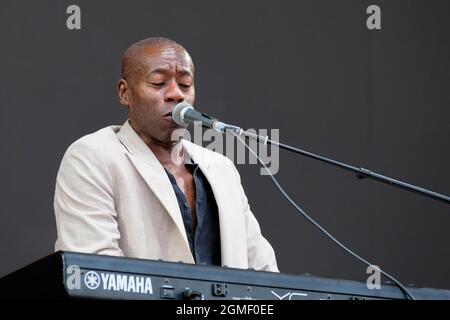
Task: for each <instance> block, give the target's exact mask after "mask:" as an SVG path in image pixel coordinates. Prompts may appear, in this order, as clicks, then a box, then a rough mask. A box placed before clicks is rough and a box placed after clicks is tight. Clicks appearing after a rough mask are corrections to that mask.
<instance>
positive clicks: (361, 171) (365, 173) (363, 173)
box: [224, 126, 450, 204]
mask: <svg viewBox="0 0 450 320" xmlns="http://www.w3.org/2000/svg"><path fill="white" fill-rule="evenodd" d="M228 130H231V131H233V132H234V133H236V134H238V135H239V136H242V137H243V138H248V139H250V140H254V141H257V142H259V143H261V144H263V145H266V144H270V145H275V146H277V147H279V148H281V149H284V150H288V151H291V152H294V153H297V154H301V155H303V156H306V157H308V158H312V159H315V160H319V161H322V162H325V163H328V164H331V165H334V166H336V167H338V168H341V169H344V170H347V171H351V172H353V173H355V174H356V177H357V178H358V179H365V178H370V179H373V180H376V181H380V182H383V183H386V184H389V185H391V186H394V187H397V188H401V189H404V190H408V191H411V192H415V193H418V194H421V195H423V196H427V197H429V198H432V199H435V200H439V201H443V202H445V203H447V204H448V203H450V197H448V196H446V195H443V194H439V193H436V192H434V191H431V190H427V189H424V188H420V187H417V186H415V185H412V184H409V183H406V182H403V181H400V180H396V179H393V178H390V177H387V176H383V175H381V174H379V173H376V172H373V171H370V170H368V169H365V168H362V167H361V168H357V167H354V166H351V165H348V164H345V163H342V162H339V161H336V160H333V159H329V158H326V157H322V156H319V155H317V154H314V153H311V152H308V151H304V150H301V149H298V148H295V147H292V146H289V145H286V144H283V143H279V142H276V141H272V140H270V139H269V138H268V137H267V136H262V135H258V134H254V133H251V132H248V131H245V130H242V129H241V128H239V127H236V126H227V128H226V130H224V131H228Z"/></svg>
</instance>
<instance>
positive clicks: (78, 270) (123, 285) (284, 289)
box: [0, 251, 450, 300]
mask: <svg viewBox="0 0 450 320" xmlns="http://www.w3.org/2000/svg"><path fill="white" fill-rule="evenodd" d="M408 290H410V292H411V293H412V294H413V295H414V296H415V298H416V299H439V300H441V299H450V291H448V290H440V289H431V288H415V287H409V288H408ZM0 292H1V293H0V296H1V297H2V298H7V299H16V298H20V299H24V298H25V299H27V298H32V299H36V298H37V299H70V298H74V299H136V300H160V299H168V300H172V299H186V300H197V299H199V300H200V299H206V300H216V299H229V300H232V299H239V300H242V299H244V300H252V299H264V300H272V299H274V300H301V299H307V300H349V299H352V300H363V299H406V296H405V295H404V293H403V292H402V291H401V290H400V289H399V288H398V287H396V286H393V285H388V284H382V285H381V289H368V287H367V286H366V283H364V282H358V281H349V280H336V279H325V278H318V277H312V276H306V275H305V276H298V275H286V274H279V273H272V272H263V271H254V270H242V269H233V268H224V267H214V266H205V265H192V264H184V263H175V262H165V261H154V260H142V259H133V258H122V257H112V256H100V255H90V254H81V253H72V252H62V251H59V252H56V253H54V254H51V255H49V256H47V257H45V258H43V259H41V260H38V261H36V262H34V263H32V264H30V265H28V266H26V267H24V268H22V269H19V270H18V271H15V272H13V273H11V274H9V275H7V276H5V277H3V278H1V279H0Z"/></svg>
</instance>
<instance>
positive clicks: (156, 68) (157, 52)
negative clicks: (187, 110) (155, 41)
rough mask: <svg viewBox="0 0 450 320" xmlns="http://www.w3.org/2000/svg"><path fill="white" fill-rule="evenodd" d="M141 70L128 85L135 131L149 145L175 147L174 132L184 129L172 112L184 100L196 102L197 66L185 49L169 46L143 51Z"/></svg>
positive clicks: (126, 81)
mask: <svg viewBox="0 0 450 320" xmlns="http://www.w3.org/2000/svg"><path fill="white" fill-rule="evenodd" d="M139 57H140V59H142V63H141V67H140V68H139V70H138V72H136V74H135V76H134V77H133V78H132V79H126V80H125V81H123V80H121V81H120V82H119V96H121V92H120V91H121V87H123V85H126V98H127V101H126V102H125V103H124V102H123V99H122V98H121V102H122V104H126V105H128V110H129V117H130V121H131V124H132V126H133V128H134V129H135V130H136V131H137V132H138V134H139V135H140V136H141V137H142V138H143V139H144V141H146V142H153V143H156V144H160V145H165V146H169V145H173V144H174V143H173V142H172V141H171V135H172V132H173V131H174V130H175V129H179V128H180V126H178V125H177V124H175V122H173V120H172V117H171V112H172V110H173V108H174V106H175V105H176V104H178V103H180V102H182V101H187V102H188V103H190V104H193V103H194V100H195V88H194V74H193V73H194V71H193V64H192V61H191V58H190V56H189V55H188V53H187V52H186V51H185V50H183V49H182V48H179V47H176V46H171V45H165V46H159V47H158V46H152V47H148V48H145V49H143V51H141V52H140V55H139Z"/></svg>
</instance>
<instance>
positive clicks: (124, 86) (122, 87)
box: [117, 78, 129, 107]
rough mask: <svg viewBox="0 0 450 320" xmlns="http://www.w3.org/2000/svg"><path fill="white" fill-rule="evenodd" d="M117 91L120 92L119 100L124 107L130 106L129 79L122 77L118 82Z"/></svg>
mask: <svg viewBox="0 0 450 320" xmlns="http://www.w3.org/2000/svg"><path fill="white" fill-rule="evenodd" d="M117 93H118V94H119V102H120V104H121V105H123V106H124V107H128V105H129V101H128V83H127V80H125V79H124V78H121V79H120V80H119V81H118V82H117Z"/></svg>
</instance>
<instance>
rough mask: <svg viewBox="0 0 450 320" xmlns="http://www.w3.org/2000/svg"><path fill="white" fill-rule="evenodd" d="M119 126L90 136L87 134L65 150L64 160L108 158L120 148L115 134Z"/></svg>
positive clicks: (101, 130)
mask: <svg viewBox="0 0 450 320" xmlns="http://www.w3.org/2000/svg"><path fill="white" fill-rule="evenodd" d="M120 128H121V126H117V125H114V126H109V127H106V128H103V129H100V130H98V131H96V132H93V133H91V134H87V135H85V136H83V137H81V138H79V139H78V140H76V141H75V142H73V143H72V144H71V145H70V146H69V147H68V148H67V150H66V152H65V154H64V158H65V159H67V158H73V157H75V158H78V159H86V158H88V159H95V158H108V155H110V154H111V155H112V154H114V153H115V151H116V150H117V148H121V144H120V141H119V140H118V139H117V132H118V131H119V130H120Z"/></svg>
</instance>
